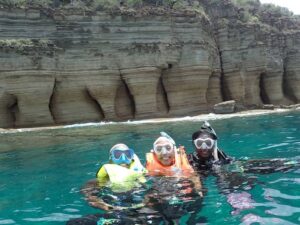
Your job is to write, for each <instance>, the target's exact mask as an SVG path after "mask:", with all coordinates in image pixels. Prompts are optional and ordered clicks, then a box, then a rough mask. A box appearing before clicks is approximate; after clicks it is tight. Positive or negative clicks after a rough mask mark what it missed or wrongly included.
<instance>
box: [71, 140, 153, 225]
mask: <svg viewBox="0 0 300 225" xmlns="http://www.w3.org/2000/svg"><path fill="white" fill-rule="evenodd" d="M109 159H110V160H109V163H106V164H104V165H103V166H101V167H100V169H99V170H98V172H97V173H96V178H97V179H96V180H92V181H90V182H88V183H87V184H86V185H85V187H84V188H82V193H83V194H84V195H85V198H86V200H87V201H88V203H89V204H90V205H91V206H93V207H95V208H100V209H103V210H105V211H107V212H105V213H97V214H91V215H86V216H84V217H81V218H76V219H71V220H69V221H68V222H67V223H66V224H67V225H99V224H103V225H104V224H128V225H131V224H147V223H146V222H145V221H144V220H145V218H146V216H144V215H143V212H141V213H139V214H138V215H137V213H136V212H135V211H136V210H138V209H139V208H142V207H143V206H144V203H143V201H144V200H143V195H144V188H143V187H142V186H140V184H143V183H144V182H146V180H145V178H144V176H143V175H144V174H145V173H146V169H145V168H144V167H143V165H142V164H141V162H140V160H139V158H138V156H137V155H136V154H135V153H134V150H133V149H130V148H129V147H128V146H127V145H125V144H116V145H114V146H113V147H112V148H111V149H110V152H109ZM131 210H133V211H131ZM151 221H155V218H153V219H152V220H151ZM151 221H150V222H151Z"/></svg>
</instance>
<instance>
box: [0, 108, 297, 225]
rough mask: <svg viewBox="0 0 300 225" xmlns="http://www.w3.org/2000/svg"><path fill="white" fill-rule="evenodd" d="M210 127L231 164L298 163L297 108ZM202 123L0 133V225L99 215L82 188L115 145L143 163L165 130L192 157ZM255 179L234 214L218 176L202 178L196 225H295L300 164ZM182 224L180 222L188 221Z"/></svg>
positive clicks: (217, 123) (59, 221)
mask: <svg viewBox="0 0 300 225" xmlns="http://www.w3.org/2000/svg"><path fill="white" fill-rule="evenodd" d="M210 122H211V124H212V126H213V127H214V128H215V130H216V131H217V133H218V136H219V146H220V147H221V148H222V149H223V150H225V152H226V153H227V154H228V155H230V156H233V157H235V158H236V159H239V158H241V157H247V158H249V160H250V159H266V158H288V159H289V160H295V159H296V160H297V159H299V158H300V112H299V111H298V112H292V113H285V114H276V115H275V114H273V115H264V116H255V117H244V118H232V119H226V120H215V121H210ZM201 124H202V122H200V121H189V122H188V121H185V122H176V123H163V124H144V125H143V124H122V125H118V124H112V125H108V126H96V127H89V128H69V129H61V130H50V131H35V132H25V133H15V134H1V135H0V175H1V180H0V224H19V225H28V224H30V225H34V224H37V225H40V224H41V225H46V224H47V225H48V224H57V225H59V224H65V222H66V221H67V220H69V219H71V218H78V217H81V216H85V215H87V214H93V213H99V212H101V211H100V210H97V209H94V208H92V207H90V206H88V204H87V203H86V202H85V200H84V199H83V196H82V195H81V193H80V188H81V187H82V186H83V185H84V184H85V182H86V181H88V180H90V179H93V178H94V176H95V172H96V171H97V169H98V168H99V166H100V165H101V164H102V163H104V162H105V161H106V159H107V158H108V149H110V147H111V146H112V145H113V144H115V143H117V142H124V143H126V144H128V145H129V146H132V147H133V148H134V149H135V151H136V153H137V154H138V155H139V156H140V158H141V159H142V161H143V162H144V155H145V153H146V152H147V151H148V150H149V149H150V148H151V146H152V143H153V141H154V140H155V139H156V138H157V137H158V134H159V131H161V130H164V131H166V132H168V133H169V134H170V135H171V136H172V137H173V138H174V139H175V140H176V142H177V144H182V145H184V146H185V147H186V149H187V151H188V152H191V151H192V142H191V134H192V133H193V131H195V130H197V129H198V128H199V127H200V125H201ZM248 175H249V174H248ZM248 175H247V176H248ZM249 176H250V175H249ZM255 176H256V177H257V178H256V179H257V180H256V181H255V184H254V185H253V187H252V188H251V189H249V190H247V192H248V193H250V194H251V196H252V200H253V202H254V203H253V208H250V209H245V210H242V211H241V212H238V213H232V211H233V209H232V207H231V206H230V204H229V203H228V202H227V200H226V195H225V194H222V193H221V192H222V190H221V189H220V187H218V185H217V183H218V182H217V178H216V177H215V176H212V175H210V176H208V177H207V178H205V179H203V185H204V186H205V188H206V189H207V192H206V194H205V197H204V199H203V203H202V207H199V208H195V209H194V211H195V214H197V215H198V216H199V217H204V218H205V222H202V223H201V224H300V168H299V166H298V167H297V166H296V167H294V168H293V169H290V170H287V171H284V172H277V173H271V174H256V175H255ZM180 221H181V223H182V224H184V221H185V218H182V219H181V220H180ZM242 221H244V222H242ZM251 221H259V222H256V223H254V222H251Z"/></svg>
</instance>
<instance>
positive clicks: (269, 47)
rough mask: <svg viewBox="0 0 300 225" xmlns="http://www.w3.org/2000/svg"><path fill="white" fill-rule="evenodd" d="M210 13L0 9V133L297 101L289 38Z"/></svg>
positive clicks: (296, 54)
mask: <svg viewBox="0 0 300 225" xmlns="http://www.w3.org/2000/svg"><path fill="white" fill-rule="evenodd" d="M204 2H205V1H204ZM224 2H225V3H226V2H227V1H224ZM225 3H224V4H225ZM210 4H211V3H205V4H204V6H205V7H207V9H206V12H207V14H208V17H205V16H203V15H202V16H201V15H199V14H195V13H186V14H183V13H177V14H175V13H169V14H167V15H162V14H155V13H154V14H153V13H152V14H148V15H145V16H136V15H128V14H124V13H123V14H122V13H118V14H114V15H111V14H109V13H106V12H95V13H92V14H88V15H86V14H82V13H74V12H67V11H63V12H62V11H57V12H54V13H52V14H51V15H49V14H46V13H45V12H44V11H43V10H21V9H19V10H17V9H14V10H6V9H1V10H0V32H1V33H0V65H1V67H0V127H3V128H8V127H31V126H43V125H56V124H70V123H77V122H91V121H107V120H113V121H120V120H128V119H141V118H153V117H169V116H186V115H195V114H199V113H204V112H208V111H210V110H211V109H212V107H213V105H214V104H216V103H219V102H222V101H224V100H236V101H237V102H238V103H239V104H240V105H243V106H245V107H249V106H258V105H261V104H262V103H264V104H269V103H272V104H291V103H296V102H299V101H300V90H299V87H300V72H299V70H300V67H299V65H300V64H299V63H300V43H299V36H300V34H299V32H280V31H279V30H278V29H272V26H271V25H259V24H255V23H254V24H250V23H242V22H240V20H239V18H238V16H239V14H238V13H236V9H235V8H233V6H232V5H231V8H230V7H227V8H228V10H229V11H228V10H222V5H216V6H211V5H210ZM212 9H213V10H212ZM230 10H232V12H230ZM287 24H288V25H285V26H286V27H287V26H291V24H290V23H289V22H288V23H287ZM297 24H298V22H297V21H296V22H295V23H294V24H293V25H292V28H290V27H288V28H287V30H296V29H295V26H296V25H297ZM266 26H267V28H266Z"/></svg>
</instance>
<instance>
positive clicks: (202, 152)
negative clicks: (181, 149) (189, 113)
mask: <svg viewBox="0 0 300 225" xmlns="http://www.w3.org/2000/svg"><path fill="white" fill-rule="evenodd" d="M192 140H193V144H194V147H195V151H194V152H193V153H191V154H189V155H188V160H189V162H190V164H191V165H192V166H193V167H194V169H195V170H196V171H206V170H211V169H212V168H213V166H214V165H224V164H228V163H230V162H231V161H232V158H230V157H228V156H227V155H226V154H225V152H223V151H222V150H220V149H219V148H218V144H217V140H218V137H217V135H216V132H215V131H214V129H213V128H212V127H211V126H210V124H209V123H208V122H206V121H205V122H204V124H203V125H202V126H201V128H200V130H198V131H196V132H195V133H193V135H192Z"/></svg>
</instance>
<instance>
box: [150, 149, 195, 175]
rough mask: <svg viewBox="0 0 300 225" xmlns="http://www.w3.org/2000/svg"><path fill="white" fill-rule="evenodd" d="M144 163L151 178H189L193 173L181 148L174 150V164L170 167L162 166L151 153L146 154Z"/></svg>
mask: <svg viewBox="0 0 300 225" xmlns="http://www.w3.org/2000/svg"><path fill="white" fill-rule="evenodd" d="M146 161H147V162H146V169H147V170H148V173H149V174H150V175H152V176H153V175H154V176H155V175H160V176H189V175H191V174H192V173H194V169H193V168H192V166H191V165H190V164H189V161H188V159H187V156H186V153H185V150H184V147H183V146H180V147H179V148H178V149H176V150H175V162H174V163H173V164H172V165H170V166H164V165H162V164H161V163H160V162H159V160H158V159H157V157H156V155H155V154H154V153H153V151H151V152H149V153H147V154H146Z"/></svg>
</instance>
